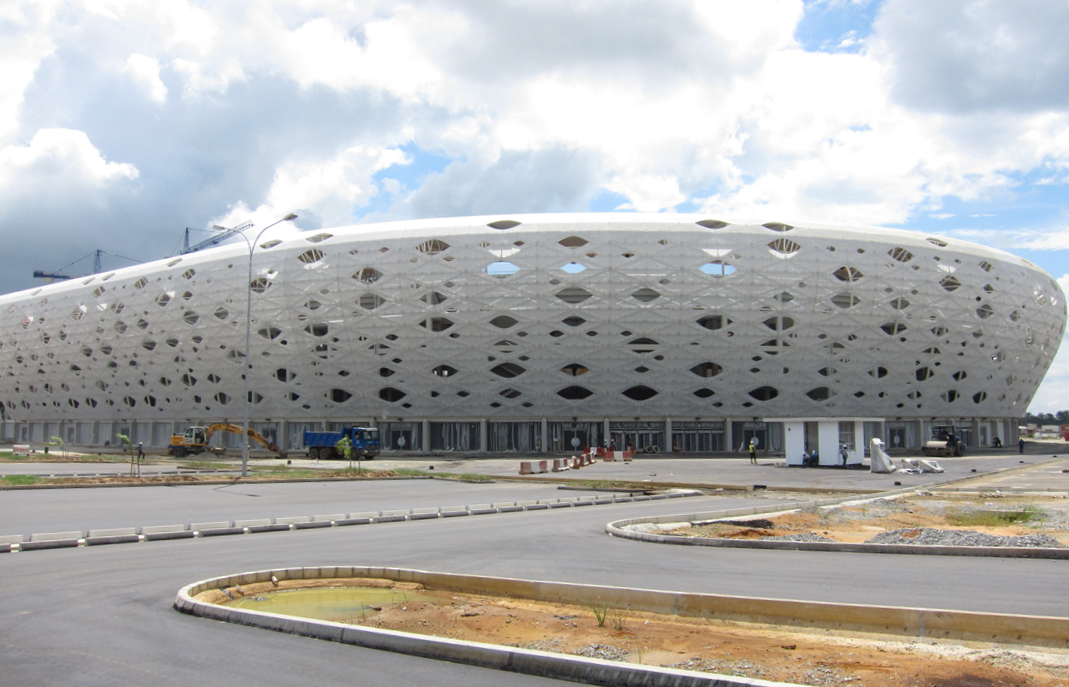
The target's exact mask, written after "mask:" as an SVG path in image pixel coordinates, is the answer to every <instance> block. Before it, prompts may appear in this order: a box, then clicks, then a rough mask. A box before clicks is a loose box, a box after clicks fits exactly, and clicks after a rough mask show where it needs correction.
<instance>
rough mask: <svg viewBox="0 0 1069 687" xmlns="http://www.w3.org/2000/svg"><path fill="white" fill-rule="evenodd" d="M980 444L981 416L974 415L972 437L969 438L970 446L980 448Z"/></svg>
mask: <svg viewBox="0 0 1069 687" xmlns="http://www.w3.org/2000/svg"><path fill="white" fill-rule="evenodd" d="M979 446H980V418H978V417H974V418H973V419H972V437H971V438H970V440H969V448H979Z"/></svg>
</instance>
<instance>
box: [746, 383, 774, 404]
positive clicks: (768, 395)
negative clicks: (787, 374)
mask: <svg viewBox="0 0 1069 687" xmlns="http://www.w3.org/2000/svg"><path fill="white" fill-rule="evenodd" d="M749 393H750V396H753V397H754V398H756V399H757V400H758V401H771V400H772V399H774V398H775V397H777V396H779V391H778V390H776V389H775V388H773V387H771V386H761V387H758V388H756V389H754V390H753V391H750V392H749Z"/></svg>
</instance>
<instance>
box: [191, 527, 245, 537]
mask: <svg viewBox="0 0 1069 687" xmlns="http://www.w3.org/2000/svg"><path fill="white" fill-rule="evenodd" d="M245 529H246V528H244V527H217V528H215V529H205V530H194V532H196V533H197V536H200V537H224V536H226V535H229V534H245Z"/></svg>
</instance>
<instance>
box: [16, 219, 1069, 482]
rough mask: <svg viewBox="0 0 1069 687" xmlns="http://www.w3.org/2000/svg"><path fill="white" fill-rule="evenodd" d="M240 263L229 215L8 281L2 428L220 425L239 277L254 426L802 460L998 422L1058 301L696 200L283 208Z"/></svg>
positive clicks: (237, 371) (1045, 344)
mask: <svg viewBox="0 0 1069 687" xmlns="http://www.w3.org/2000/svg"><path fill="white" fill-rule="evenodd" d="M250 238H251V236H250ZM248 272H249V251H248V246H247V245H246V243H244V242H240V241H239V242H237V243H235V244H231V245H226V246H222V247H218V248H214V249H210V250H205V251H202V252H198V253H191V254H187V255H181V256H177V257H173V258H169V259H166V260H160V261H157V262H152V263H147V264H143V265H138V266H135V267H131V268H127V269H123V270H118V271H116V272H111V273H107V274H99V275H93V276H89V277H83V278H77V279H71V280H68V281H64V282H59V283H55V284H50V285H46V286H42V287H40V288H36V289H33V290H30V291H23V292H19V293H13V294H8V295H5V296H2V297H0V318H2V328H0V332H2V338H0V360H2V367H0V373H2V375H0V402H2V405H3V410H4V415H3V438H4V439H6V440H8V441H15V442H22V443H28V442H41V441H47V440H48V439H49V438H50V437H52V436H58V437H61V438H62V439H64V441H66V442H67V443H69V444H76V445H102V444H105V443H108V442H110V443H115V440H116V437H117V435H118V434H120V433H121V434H125V435H127V436H130V437H131V438H132V439H133V441H134V442H137V441H142V442H144V443H145V445H146V446H157V447H161V446H165V445H166V444H167V443H168V439H169V437H170V436H171V434H172V432H175V431H178V432H181V431H182V429H183V428H184V427H186V426H189V425H193V424H206V423H211V422H218V421H223V420H226V421H229V422H234V423H238V424H240V423H241V421H242V418H243V416H244V413H245V410H246V408H245V402H244V401H245V398H244V391H243V384H244V380H243V377H242V374H243V368H244V366H245V363H246V356H245V347H246V344H245V342H246V297H247V295H248V294H251V320H250V321H251V345H250V346H249V356H248V362H249V364H250V376H249V395H248V397H247V400H248V412H249V414H250V418H251V420H252V423H251V426H252V427H253V428H255V429H257V430H258V431H260V432H261V433H262V434H264V435H267V436H268V437H269V438H272V439H274V440H275V441H276V442H277V443H279V444H280V445H282V446H284V447H287V448H289V449H291V450H297V449H300V448H301V447H302V442H303V430H306V429H321V428H336V427H339V426H344V425H350V424H354V423H358V424H365V425H366V424H373V425H376V426H378V427H379V428H380V429H381V431H382V436H383V445H384V450H405V451H417V452H420V451H423V452H428V451H490V452H505V451H516V452H552V451H566V452H573V451H574V450H575V448H578V447H581V446H588V445H603V444H605V443H607V442H609V441H613V442H615V443H616V444H617V446H618V447H619V448H623V447H625V446H633V447H635V448H636V449H638V450H649V451H663V452H673V451H676V452H687V453H691V452H715V451H731V450H739V449H740V447H742V446H745V445H747V444H748V443H750V442H751V441H753V440H756V441H757V442H758V445H759V446H760V447H761V448H762V449H769V450H773V451H785V452H786V454H787V457H788V462H792V461H794V460H795V459H797V458H798V456H795V455H794V454H799V455H800V453H801V451H802V450H803V448H805V449H809V450H811V451H812V450H816V449H817V448H818V446H819V447H820V449H821V451H820V453H821V460H820V462H821V463H825V462H826V461H825V454H826V453H827V452H828V451H829V448H830V449H831V452H832V453H834V452H835V451H834V449H835V448H836V447H837V446H838V445H840V444H846V445H847V446H848V447H849V448H850V450H851V459H852V460H860V456H861V455H862V454H863V453H864V447H865V445H866V444H867V439H869V438H871V437H877V436H878V437H882V438H883V439H884V441H885V442H887V444H888V446H890V447H891V448H917V447H919V446H920V445H921V444H922V443H923V442H924V441H926V440H927V439H929V438H930V437H931V436H932V435H933V433H937V432H938V431H940V430H941V429H943V430H945V429H946V428H948V427H953V428H954V430H953V431H954V432H955V433H956V434H957V435H958V436H959V437H961V438H963V440H964V441H965V442H966V443H967V444H968V445H971V446H982V445H989V444H990V443H992V442H994V441H995V439H996V438H998V439H999V440H1000V441H1002V442H1008V441H1016V438H1017V422H1018V418H1020V417H1021V416H1022V415H1023V414H1024V412H1025V410H1026V408H1027V407H1028V403H1029V401H1030V400H1031V397H1032V395H1033V394H1034V393H1035V391H1036V388H1037V387H1038V386H1039V384H1040V382H1041V380H1042V378H1043V375H1044V373H1045V372H1046V370H1047V368H1048V367H1049V365H1050V363H1051V360H1052V359H1053V357H1054V355H1055V353H1056V352H1057V348H1058V345H1059V343H1060V341H1061V337H1062V333H1063V331H1064V328H1065V322H1066V306H1065V300H1064V296H1063V294H1062V293H1061V291H1060V289H1059V287H1058V284H1057V283H1056V282H1055V281H1054V280H1053V279H1052V278H1051V277H1050V276H1049V275H1047V274H1046V273H1044V272H1043V271H1042V270H1040V269H1038V268H1037V267H1035V266H1034V265H1032V264H1030V263H1029V262H1027V261H1025V260H1022V259H1021V258H1018V257H1015V256H1013V255H1010V254H1008V253H1005V252H1001V251H998V250H994V249H991V248H987V247H984V246H980V245H977V244H974V243H968V242H964V241H958V240H954V239H949V238H942V237H936V236H929V235H926V234H919V233H914V232H907V231H899V230H892V229H882V228H844V227H824V226H791V225H788V224H783V223H780V222H768V223H765V224H734V223H728V222H723V221H719V220H715V219H711V218H707V217H703V216H692V215H635V214H561V215H517V216H495V217H478V218H456V219H442V220H420V221H407V222H396V223H386V224H378V225H375V224H364V225H355V226H350V227H343V228H338V229H328V230H318V231H311V232H303V233H301V232H294V231H293V230H291V229H286V228H285V226H284V225H283V226H280V227H277V228H275V229H273V230H271V231H268V232H266V233H265V234H263V236H262V237H261V238H260V239H259V240H258V243H257V245H256V247H255V251H254V253H253V257H252V279H251V281H250V279H249V277H248ZM230 440H231V442H232V443H234V444H237V443H238V442H240V436H233V435H232V436H231V437H230ZM837 458H838V457H837V456H836V457H835V459H837Z"/></svg>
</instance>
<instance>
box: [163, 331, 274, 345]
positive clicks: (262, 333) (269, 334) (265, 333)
mask: <svg viewBox="0 0 1069 687" xmlns="http://www.w3.org/2000/svg"><path fill="white" fill-rule="evenodd" d="M256 333H257V334H259V335H260V336H262V337H264V338H265V339H268V340H273V339H277V338H278V337H279V336H281V335H282V330H281V329H279V328H278V327H261V328H260V329H257V330H256ZM168 343H170V342H169V341H168Z"/></svg>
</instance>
